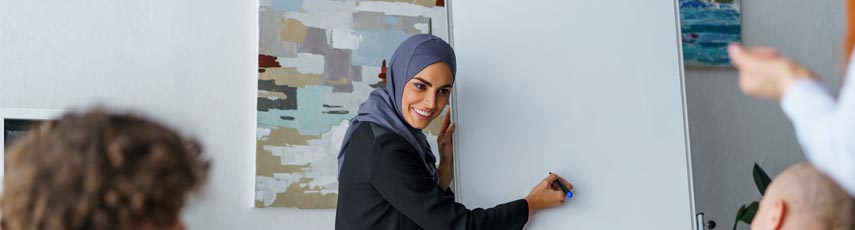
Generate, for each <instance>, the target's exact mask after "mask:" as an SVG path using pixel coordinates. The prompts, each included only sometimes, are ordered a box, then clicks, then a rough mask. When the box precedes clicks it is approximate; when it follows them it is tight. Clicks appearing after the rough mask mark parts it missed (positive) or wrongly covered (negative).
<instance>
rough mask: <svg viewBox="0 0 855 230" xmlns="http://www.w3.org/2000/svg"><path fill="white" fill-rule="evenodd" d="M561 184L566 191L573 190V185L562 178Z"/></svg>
mask: <svg viewBox="0 0 855 230" xmlns="http://www.w3.org/2000/svg"><path fill="white" fill-rule="evenodd" d="M561 183H564V187H567V189H570V190H573V184H571V183H570V182H568V181H567V180H565V179H564V178H563V177H562V178H561Z"/></svg>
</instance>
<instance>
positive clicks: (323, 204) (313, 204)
mask: <svg viewBox="0 0 855 230" xmlns="http://www.w3.org/2000/svg"><path fill="white" fill-rule="evenodd" d="M309 182H311V180H310V179H308V178H302V179H300V181H299V182H297V183H292V184H291V185H290V186H288V189H286V190H285V192H283V193H277V194H276V200H275V201H273V204H272V205H270V207H290V208H301V209H330V208H335V207H336V205H337V203H338V195H337V194H334V193H331V194H326V195H321V193H309V194H306V191H307V190H310V191H311V190H318V188H309V187H308V186H306V187H305V188H304V187H301V186H300V184H304V183H306V184H307V183H309ZM256 205H258V202H256ZM262 205H263V204H262Z"/></svg>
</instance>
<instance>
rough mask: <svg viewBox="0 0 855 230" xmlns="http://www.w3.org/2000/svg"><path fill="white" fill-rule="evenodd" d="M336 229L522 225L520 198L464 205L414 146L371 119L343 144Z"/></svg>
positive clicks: (524, 219) (525, 206)
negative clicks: (437, 179)
mask: <svg viewBox="0 0 855 230" xmlns="http://www.w3.org/2000/svg"><path fill="white" fill-rule="evenodd" d="M344 151H345V154H346V156H347V157H345V159H344V162H343V164H342V168H341V172H340V175H339V190H338V192H339V194H338V208H337V210H336V218H335V228H336V229H522V227H523V226H525V223H526V222H527V221H528V203H526V201H525V199H520V200H516V201H512V202H508V203H505V204H502V205H498V206H496V207H493V208H489V209H481V208H477V209H473V210H469V209H467V208H466V206H464V205H462V204H459V203H456V202H454V194H453V193H452V192H451V189H448V191H442V189H440V188H439V185H437V183H436V182H435V181H434V180H433V177H432V176H431V174H430V172H428V170H427V168H426V167H425V165H424V161H423V160H422V159H421V157H419V155H418V154H417V153H416V149H415V148H413V146H412V145H410V144H409V142H407V141H406V140H405V139H404V138H403V137H401V136H400V135H398V134H396V133H394V132H392V131H390V130H388V129H386V128H383V127H382V126H380V125H377V124H375V123H370V122H367V123H361V124H360V125H359V127H358V128H357V129H356V131H355V132H354V133H353V135H352V136H351V137H350V140H349V144H348V145H347V147H346V149H345V150H344Z"/></svg>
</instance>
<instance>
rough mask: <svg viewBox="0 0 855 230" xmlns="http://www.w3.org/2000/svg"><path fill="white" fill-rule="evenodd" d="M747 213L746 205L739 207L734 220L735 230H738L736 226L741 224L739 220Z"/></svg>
mask: <svg viewBox="0 0 855 230" xmlns="http://www.w3.org/2000/svg"><path fill="white" fill-rule="evenodd" d="M744 213H745V205H744V204H743V205H742V206H739V211H736V218H735V219H734V220H733V230H736V225H737V224H739V219H740V217H742V214H744Z"/></svg>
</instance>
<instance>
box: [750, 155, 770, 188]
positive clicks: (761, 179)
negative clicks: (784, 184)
mask: <svg viewBox="0 0 855 230" xmlns="http://www.w3.org/2000/svg"><path fill="white" fill-rule="evenodd" d="M753 171H754V173H753V174H754V185H757V190H758V191H760V195H763V194H764V193H766V187H769V183H772V179H771V178H769V175H768V174H766V171H764V170H763V168H760V166H759V165H757V163H754V170H753Z"/></svg>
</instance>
